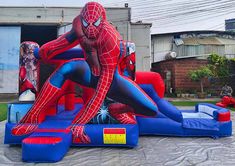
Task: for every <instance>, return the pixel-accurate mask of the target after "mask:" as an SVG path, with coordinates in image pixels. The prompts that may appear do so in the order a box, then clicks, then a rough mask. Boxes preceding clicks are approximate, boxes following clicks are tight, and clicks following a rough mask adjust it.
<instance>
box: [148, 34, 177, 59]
mask: <svg viewBox="0 0 235 166" xmlns="http://www.w3.org/2000/svg"><path fill="white" fill-rule="evenodd" d="M172 40H173V36H170V35H169V36H157V37H156V36H154V35H153V36H152V39H151V42H152V48H151V50H152V51H151V52H152V56H153V57H152V60H153V62H159V61H162V60H165V56H166V54H167V53H168V52H169V51H171V49H172Z"/></svg>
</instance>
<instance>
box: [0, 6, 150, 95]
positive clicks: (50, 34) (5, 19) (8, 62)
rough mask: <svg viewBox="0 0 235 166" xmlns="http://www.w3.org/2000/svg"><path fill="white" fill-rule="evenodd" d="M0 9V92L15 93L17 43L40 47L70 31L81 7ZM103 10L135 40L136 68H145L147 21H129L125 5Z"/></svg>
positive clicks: (17, 56)
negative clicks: (29, 43)
mask: <svg viewBox="0 0 235 166" xmlns="http://www.w3.org/2000/svg"><path fill="white" fill-rule="evenodd" d="M0 10H1V15H0V93H18V72H19V71H18V68H19V47H20V43H21V42H23V41H35V42H37V43H38V44H39V45H40V46H41V45H42V44H44V43H46V42H48V41H51V40H53V39H55V38H57V37H58V36H59V35H61V34H63V33H64V32H66V31H69V30H70V28H71V23H72V21H73V19H74V18H75V17H76V16H77V15H78V14H79V13H80V10H81V8H77V7H0ZM106 11H107V18H108V21H110V22H112V24H113V25H114V26H115V27H116V28H117V30H118V31H119V33H120V34H121V35H122V37H123V39H124V40H127V41H133V42H134V43H136V55H137V66H136V67H137V70H142V71H149V70H150V61H149V59H150V46H151V44H150V43H151V36H150V27H151V24H143V23H138V24H137V23H136V24H135V23H131V14H130V13H131V9H130V8H128V7H124V8H106ZM12 55H14V56H12ZM148 58H149V59H148ZM41 73H43V71H41ZM40 75H42V77H44V74H40ZM45 75H46V74H45ZM13 76H14V77H13ZM42 77H41V78H42Z"/></svg>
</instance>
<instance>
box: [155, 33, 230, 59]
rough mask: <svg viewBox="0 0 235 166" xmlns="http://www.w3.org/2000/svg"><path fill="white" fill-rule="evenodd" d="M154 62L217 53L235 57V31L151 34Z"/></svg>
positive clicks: (202, 56)
mask: <svg viewBox="0 0 235 166" xmlns="http://www.w3.org/2000/svg"><path fill="white" fill-rule="evenodd" d="M151 44H152V50H151V56H152V63H154V62H159V61H163V60H166V59H168V58H169V55H170V56H171V55H172V56H173V57H172V58H174V57H175V58H176V59H180V58H188V57H198V58H199V57H201V58H206V56H208V55H210V54H212V53H216V54H219V55H221V56H226V57H227V58H235V33H234V32H226V31H191V32H177V33H167V34H156V35H152V36H151Z"/></svg>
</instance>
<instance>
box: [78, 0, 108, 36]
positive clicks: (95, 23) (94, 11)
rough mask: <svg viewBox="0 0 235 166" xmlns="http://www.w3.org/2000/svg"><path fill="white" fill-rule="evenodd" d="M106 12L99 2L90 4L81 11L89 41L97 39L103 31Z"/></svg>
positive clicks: (83, 27)
mask: <svg viewBox="0 0 235 166" xmlns="http://www.w3.org/2000/svg"><path fill="white" fill-rule="evenodd" d="M105 19H106V12H105V9H104V7H103V6H101V5H100V4H99V3H97V2H88V3H87V4H86V5H85V6H84V7H83V9H82V11H81V22H82V29H83V32H84V33H85V35H86V37H87V38H89V39H97V38H98V36H99V33H100V31H101V29H102V24H103V21H104V20H105Z"/></svg>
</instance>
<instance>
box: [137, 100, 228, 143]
mask: <svg viewBox="0 0 235 166" xmlns="http://www.w3.org/2000/svg"><path fill="white" fill-rule="evenodd" d="M169 104H170V103H167V102H164V105H165V106H164V107H163V108H165V109H166V108H170V107H168V105H169ZM171 107H172V106H171ZM173 111H174V114H175V111H178V114H179V115H180V116H178V117H179V118H178V120H175V119H172V118H170V117H169V116H167V115H164V114H163V115H162V116H161V117H159V118H158V117H154V118H145V117H144V118H143V117H137V122H138V125H139V133H140V135H165V136H181V137H192V136H195V137H196V136H197V137H212V138H220V137H227V136H231V135H232V121H231V120H230V111H229V110H228V109H224V108H221V107H218V106H216V105H213V104H207V103H200V104H198V105H196V106H195V110H178V109H175V108H174V110H173ZM162 112H163V111H162ZM162 112H161V113H162ZM169 112H170V110H168V113H169ZM219 116H226V117H225V118H226V119H222V118H223V117H222V118H221V117H219Z"/></svg>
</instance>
